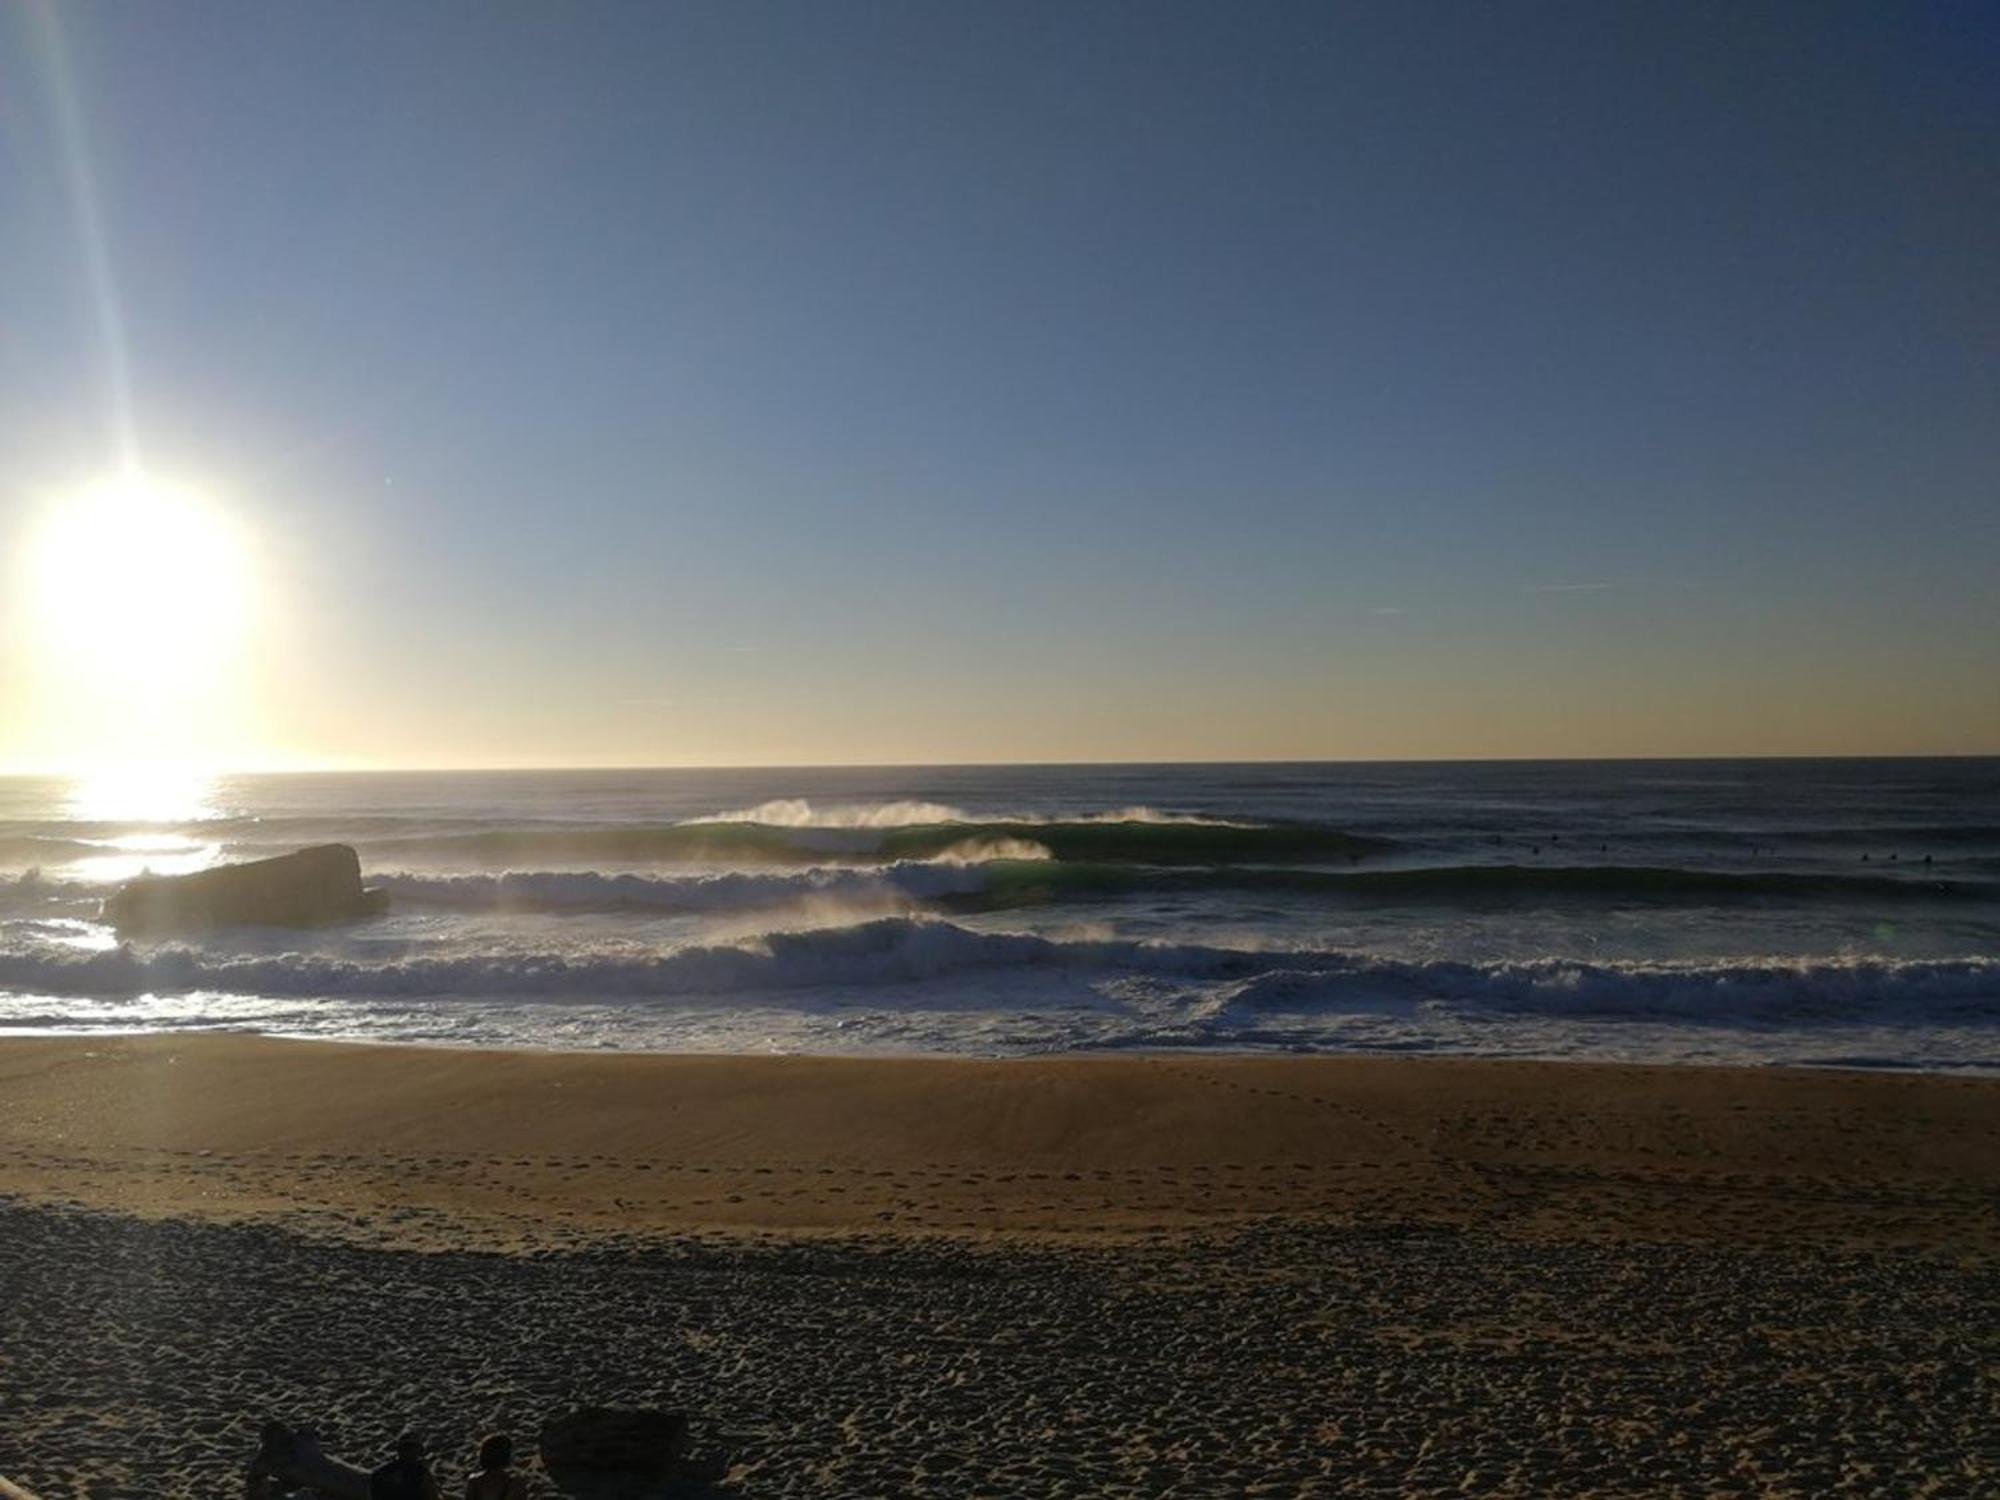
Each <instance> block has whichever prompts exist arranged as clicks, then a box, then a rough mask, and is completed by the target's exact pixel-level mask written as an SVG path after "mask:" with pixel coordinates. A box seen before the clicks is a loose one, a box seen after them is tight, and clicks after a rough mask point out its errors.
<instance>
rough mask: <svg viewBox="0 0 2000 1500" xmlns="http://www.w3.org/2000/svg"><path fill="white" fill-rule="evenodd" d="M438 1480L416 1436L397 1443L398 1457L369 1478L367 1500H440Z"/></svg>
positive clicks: (403, 1438)
mask: <svg viewBox="0 0 2000 1500" xmlns="http://www.w3.org/2000/svg"><path fill="white" fill-rule="evenodd" d="M439 1497H440V1491H439V1490H438V1482H437V1480H435V1479H433V1478H432V1477H431V1466H430V1464H429V1462H428V1461H427V1460H426V1458H425V1454H424V1440H423V1439H422V1438H421V1437H419V1436H417V1434H416V1433H414V1432H406V1433H404V1434H403V1435H402V1436H401V1437H399V1438H397V1439H396V1456H395V1457H394V1458H392V1459H390V1460H389V1461H388V1462H387V1463H386V1464H384V1465H382V1467H381V1468H379V1469H377V1470H376V1471H375V1472H374V1473H373V1474H370V1475H369V1476H368V1500H439Z"/></svg>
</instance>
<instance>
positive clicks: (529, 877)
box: [373, 842, 2000, 912]
mask: <svg viewBox="0 0 2000 1500" xmlns="http://www.w3.org/2000/svg"><path fill="white" fill-rule="evenodd" d="M947 852H948V853H950V854H952V855H954V856H955V857H954V858H952V859H949V860H945V861H933V860H899V861H895V862H892V863H888V864H868V865H834V866H812V867H808V868H805V869H801V870H774V871H768V872H764V871H733V872H727V873H718V874H713V875H642V874H605V873H602V872H598V871H587V870H586V871H561V870H554V871H547V870H545V871H509V872H507V873H505V874H499V875H423V874H414V873H411V874H387V875H382V876H379V877H374V878H373V883H375V884H378V885H380V886H381V887H382V888H383V889H385V890H387V891H388V892H389V894H390V897H391V899H392V901H393V902H394V904H395V905H396V906H397V907H399V908H400V907H429V908H440V909H446V910H458V911H479V910H501V911H545V912H590V911H601V912H618V911H657V912H725V911H732V910H746V911H747V910H757V909H760V908H768V907H776V906H783V905H786V904H788V903H792V902H798V901H808V900H820V899H831V900H840V901H850V902H855V903H857V904H865V903H871V902H882V901H897V902H902V903H906V904H907V903H934V904H937V905H941V906H944V907H948V908H956V909H962V910H963V909H978V908H985V907H1010V906H1032V905H1040V904H1043V903H1060V902H1089V901H1094V900H1102V899H1109V898H1113V897H1117V896H1123V895H1134V894H1146V893H1159V892H1173V891H1185V892H1188V893H1189V894H1197V893H1201V892H1206V891H1214V890H1221V889H1235V890H1249V891H1258V892H1263V893H1267V894H1285V893H1292V894H1297V895H1301V896H1316V897H1322V898H1326V899H1330V900H1334V901H1338V902H1341V903H1344V904H1352V905H1364V904H1365V905H1390V904H1418V903H1421V904H1446V903H1459V904H1464V905H1506V904H1510V903H1526V902H1540V901H1571V902H1587V901H1624V902H1657V903H1674V902H1700V903H1705V904H1709V905H1727V904H1732V903H1739V902H1753V901H1757V900H1760V899H1779V900H1785V901H1801V900H1820V901H1841V902H1856V903H1862V904H1866V903H1871V902H1893V901H1985V902H1994V901H2000V884H1996V883H1995V882H1992V881H1965V880H1958V881H1951V880H1935V879H1920V878H1914V877H1912V878H1907V879H1899V878H1897V877H1894V876H1879V877H1878V876H1865V875H1855V876H1846V875H1805V874H1793V873H1785V872H1777V871H1772V872H1758V873H1735V872H1730V871H1721V870H1676V869H1666V868H1652V867H1644V866H1638V867H1634V866H1617V865H1606V866H1551V867H1548V868H1536V867H1533V866H1521V865H1466V866H1455V867H1448V868H1432V869H1409V870H1364V871H1345V870H1314V869H1298V868H1289V869H1288V868H1273V867H1266V866H1256V865H1237V866H1225V867H1222V868H1214V867H1201V868H1187V867H1173V866H1167V867H1160V866H1143V865H1131V864H1114V863H1107V862H1086V863H1081V864H1074V863H1067V862H1059V861H1054V860H1049V859H1045V858H1035V857H1034V846H1032V845H1027V846H1023V845H1020V844H1019V843H1017V842H1003V843H992V844H984V845H981V844H972V845H957V846H954V847H953V849H952V850H951V851H947ZM982 854H984V855H987V856H988V857H987V858H984V859H980V858H978V857H976V856H979V855H982Z"/></svg>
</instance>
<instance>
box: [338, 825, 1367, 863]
mask: <svg viewBox="0 0 2000 1500" xmlns="http://www.w3.org/2000/svg"><path fill="white" fill-rule="evenodd" d="M983 841H990V842H995V843H998V842H1001V841H1016V842H1018V843H1020V844H1026V845H1034V846H1037V847H1038V848H1040V849H1042V850H1045V851H1046V852H1047V854H1048V855H1050V856H1051V857H1053V858H1055V859H1060V860H1077V861H1100V862H1118V863H1126V862H1131V863H1144V864H1226V863H1237V862H1246V861H1267V862H1278V861H1284V860H1337V859H1349V858H1359V857H1361V856H1362V855H1365V854H1375V853H1380V852H1382V851H1384V850H1386V849H1388V848H1390V847H1391V846H1390V845H1389V843H1388V842H1387V841H1386V840H1382V839H1370V838H1363V837H1360V836H1359V835H1356V834H1351V833H1348V832H1346V831H1344V830H1342V829H1338V828H1326V827H1321V826H1319V825H1316V824H1309V823H1293V824H1286V823H1277V824H1246V823H1208V822H1195V821H1168V820H1165V819H1161V820H1158V821H1113V820H1097V819H1082V820H1076V821H1069V822H1061V821H1058V822H1036V821H1032V820H1014V821H992V822H948V823H916V824H887V825H864V824H838V825H833V824H800V825H796V826H795V825H785V824H776V823H763V822H737V823H725V822H698V823H668V824H658V825H653V826H648V827H617V828H583V829H534V828H521V829H506V830H489V831H485V832H479V833H457V834H444V835H431V836H420V837H409V838H389V839H379V840H373V841H370V842H368V843H366V844H364V846H363V848H364V852H365V853H367V854H369V855H370V856H371V857H372V859H373V861H374V862H376V863H382V862H402V863H408V862H412V861H422V860H424V859H427V858H450V859H457V860H463V859H474V860H479V861H482V862H484V863H488V864H499V863H515V864H538V863H539V864H546V863H550V862H563V861H574V862H579V863H590V864H596V863H601V862H606V861H609V862H614V863H623V864H645V863H657V862H663V861H684V862H689V863H714V864H725V863H733V864H744V863H762V864H799V863H804V862H812V861H816V860H822V859H825V858H826V857H827V856H829V855H839V856H842V857H845V858H849V859H866V860H919V859H935V858H939V857H941V856H948V855H951V854H952V853H953V851H954V850H956V849H958V848H959V847H960V846H963V845H966V844H968V843H972V844H977V843H979V842H983Z"/></svg>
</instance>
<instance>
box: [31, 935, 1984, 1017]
mask: <svg viewBox="0 0 2000 1500" xmlns="http://www.w3.org/2000/svg"><path fill="white" fill-rule="evenodd" d="M994 969H1037V970H1060V971H1065V972H1068V973H1072V974H1079V975H1082V976H1084V977H1086V978H1091V979H1107V980H1108V979H1119V978H1130V977H1139V976H1143V977H1145V978H1147V979H1148V980H1150V981H1152V982H1154V983H1155V984H1159V983H1162V982H1165V983H1169V984H1171V983H1173V982H1180V983H1183V984H1186V985H1190V986H1201V987H1205V988H1204V1004H1205V1007H1206V1008H1205V1009H1204V1010H1203V1011H1202V1012H1200V1014H1201V1016H1203V1017H1205V1018H1207V1019H1209V1020H1219V1019H1225V1018H1227V1017H1229V1016H1231V1015H1238V1016H1241V1015H1249V1014H1256V1013H1269V1012H1274V1011H1286V1012H1294V1013H1310V1012H1314V1011H1332V1010H1338V1009H1340V1008H1342V1007H1344V1006H1348V1005H1352V1004H1355V1003H1365V1004H1373V1003H1377V1002H1383V1001H1389V1002H1395V1003H1427V1002H1449V1003H1463V1004H1473V1005H1477V1006H1479V1007H1481V1008H1482V1009H1485V1010H1488V1011H1494V1012H1533V1013H1537V1014H1548V1015H1593V1016H1621V1015H1625V1016H1647V1017H1659V1016H1675V1015H1679V1016H1699V1017H1701V1018H1705V1019H1729V1020H1737V1021H1753V1020H1770V1019H1778V1018H1786V1017H1791V1018H1807V1017H1827V1016H1840V1015H1857V1014H1874V1015H1888V1014H1892V1013H1900V1012H1912V1013H1914V1012H1928V1011H1938V1012H1949V1013H1951V1014H1954V1015H1980V1016H1986V1017H1990V1018H1991V1019H1993V1020H1994V1021H1996V1022H2000V959H1994V958H1966V959H1957V960H1930V961H1921V962H1917V961H1906V962H1895V961H1888V960H1866V961H1851V962H1850V961H1822V962H1805V961H1801V962H1781V961H1775V960H1774V961H1767V962H1759V963H1728V964H1722V963H1702V964H1696V963H1689V964H1673V963H1621V964H1588V963H1576V962H1570V961H1563V960H1555V959H1549V960H1543V961H1537V962H1529V963H1455V962H1429V963H1425V962H1413V961H1404V960H1393V959H1383V958H1377V957H1371V956H1368V955H1365V954H1355V953H1347V952H1331V951H1308V950H1268V951H1252V950H1246V949H1238V948H1220V947H1213V946H1207V945H1201V944H1189V943H1152V942H1136V941H1131V940H1127V939H1095V938H1079V939H1074V940H1068V941H1059V940H1055V939H1051V938H1047V937H1040V936H1036V935H1033V934H1028V933H1015V932H987V931H975V930H972V929H969V928H966V927H962V926H959V925H957V924H955V923H952V922H947V921H942V920H936V919H922V918H911V917H886V918H880V919H877V920H873V921H867V922H861V923H856V924H853V925H850V926H845V927H832V928H814V929H807V930H788V931H778V932H767V933H763V934H760V935H758V936H756V937H754V938H750V939H747V940H744V941H741V942H734V943H723V944H693V945H688V946H684V947H680V948H675V949H669V950H664V951H644V950H639V951H635V950H633V949H631V948H630V947H622V948H618V949H614V950H607V951H591V950H589V949H579V948H569V949H562V950H551V951H546V952H540V951H528V952H514V953H503V954H479V955H469V956H468V955H464V954H458V955H452V956H448V957H447V956H429V955H417V956H403V955H397V956H392V957H388V958H385V959H382V960H368V959H362V958H356V957H353V956H349V955H336V954H329V953H316V952H288V953H278V954H264V953H257V954H230V953H225V952H218V951H215V950H213V949H205V948H195V947H189V946H182V945H174V944H169V945H165V946H161V947H156V948H138V947H131V946H124V947H119V948H116V949H112V950H110V951H107V952H103V953H95V954H77V953H73V952H58V951H53V950H37V951H30V952H18V953H9V954H4V955H0V990H24V991H26V990H32V991H39V992H43V993H57V994H96V995H105V996H116V995H134V994H141V993H145V992H148V991H166V992H181V993H185V992H190V991H204V990H212V991H217V992H224V993H261V994H268V995H281V996H293V997H296V996H320V995H324V996H336V995H350V994H370V993H384V994H413V993H418V994H440V995H446V994H460V993H463V994H563V995H576V996H591V995H600V996H602V995H620V996H689V995H701V994H714V995H734V994H739V993H742V992H745V991H753V990H769V991H788V990H813V989H818V988H825V987H830V986H840V987H851V986H885V985H898V984H907V983H911V982H913V981H926V982H929V981H937V980H945V979H949V978H951V977H952V976H955V975H960V974H967V973H978V972H982V971H988V970H994Z"/></svg>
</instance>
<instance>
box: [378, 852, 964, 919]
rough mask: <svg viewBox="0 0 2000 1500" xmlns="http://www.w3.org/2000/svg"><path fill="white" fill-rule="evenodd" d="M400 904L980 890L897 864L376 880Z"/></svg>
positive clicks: (453, 906) (890, 896)
mask: <svg viewBox="0 0 2000 1500" xmlns="http://www.w3.org/2000/svg"><path fill="white" fill-rule="evenodd" d="M374 884H376V885H379V886H380V887H381V888H382V889H383V890H386V891H387V892H388V893H389V897H390V900H391V901H392V902H393V903H394V904H395V905H396V906H397V907H403V906H418V907H434V908H442V909H446V910H456V911H480V910H493V909H497V910H501V911H546V912H565V911H576V912H585V911H657V912H727V911H753V910H756V909H759V908H764V907H774V906H785V905H790V904H793V903H797V902H802V901H816V900H824V901H836V902H846V903H852V904H856V905H865V904H869V903H875V902H882V901H898V902H902V903H908V902H911V901H924V900H937V899H941V898H944V897H950V896H963V895H968V894H971V893H975V892H980V891H983V890H985V888H986V884H987V876H986V874H985V873H984V871H982V870H981V869H980V867H979V866H978V865H976V864H967V863H957V862H952V863H929V862H923V863H919V862H913V861H902V862H899V863H896V864H890V865H876V866H869V867H866V868H855V867H852V866H834V867H831V868H821V867H816V868H813V869H808V870H801V871H796V872H794V871H786V872H781V873H770V874H764V873H758V872H750V871H745V872H729V873H724V874H716V875H685V876H662V875H607V874H602V873H599V872H597V871H594V870H578V871H568V870H538V871H510V872H508V873H507V874H504V875H401V874H399V875H384V876H382V877H380V878H379V879H377V880H376V881H374Z"/></svg>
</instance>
